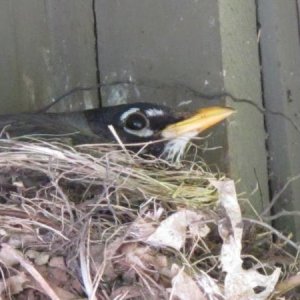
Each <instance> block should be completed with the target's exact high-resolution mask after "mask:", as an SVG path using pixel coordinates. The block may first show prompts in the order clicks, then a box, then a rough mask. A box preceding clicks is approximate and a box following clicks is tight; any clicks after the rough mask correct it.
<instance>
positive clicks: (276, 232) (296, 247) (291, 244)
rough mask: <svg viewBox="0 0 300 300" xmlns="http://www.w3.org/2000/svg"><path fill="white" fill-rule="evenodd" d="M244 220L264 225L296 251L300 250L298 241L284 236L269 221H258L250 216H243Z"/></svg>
mask: <svg viewBox="0 0 300 300" xmlns="http://www.w3.org/2000/svg"><path fill="white" fill-rule="evenodd" d="M243 221H246V222H249V223H252V224H256V225H259V226H261V227H264V228H266V229H268V230H270V232H272V233H273V234H275V235H277V236H278V237H279V238H280V239H282V240H283V241H284V242H285V243H287V244H288V245H290V246H291V247H293V248H294V249H295V250H296V251H300V246H299V245H297V244H296V243H294V242H293V241H291V240H290V239H288V238H287V237H286V236H284V235H283V234H282V233H281V232H279V231H278V230H276V229H275V228H273V227H272V226H271V225H269V224H267V223H264V222H261V221H258V220H254V219H250V218H243Z"/></svg>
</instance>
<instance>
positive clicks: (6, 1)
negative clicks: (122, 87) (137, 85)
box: [0, 0, 98, 113]
mask: <svg viewBox="0 0 300 300" xmlns="http://www.w3.org/2000/svg"><path fill="white" fill-rule="evenodd" d="M0 38H1V46H0V108H1V113H11V112H20V111H34V110H37V109H39V108H41V107H43V106H44V105H45V104H48V103H49V102H51V99H53V98H54V97H57V96H59V95H61V94H63V93H64V92H65V91H67V90H69V89H71V88H73V87H75V86H78V85H94V84H96V83H97V78H96V69H97V66H96V63H95V56H96V54H95V36H94V19H93V9H92V1H91V0H76V1H61V0H46V1H41V0H26V1H19V0H1V1H0ZM69 100H70V101H68V102H67V101H65V102H64V103H63V104H61V105H58V106H57V107H56V109H57V110H70V109H83V108H84V107H92V106H95V105H98V99H97V91H95V90H93V91H87V92H84V93H77V94H74V95H73V96H72V97H69Z"/></svg>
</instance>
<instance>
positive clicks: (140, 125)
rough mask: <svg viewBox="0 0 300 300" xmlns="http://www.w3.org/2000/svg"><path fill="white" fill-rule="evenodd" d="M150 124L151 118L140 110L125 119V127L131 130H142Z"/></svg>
mask: <svg viewBox="0 0 300 300" xmlns="http://www.w3.org/2000/svg"><path fill="white" fill-rule="evenodd" d="M148 126H149V120H148V119H147V118H146V117H145V116H144V115H143V114H141V113H138V112H135V113H133V114H131V115H129V116H128V117H127V119H126V121H125V127H126V128H128V129H131V130H142V129H144V128H146V127H148Z"/></svg>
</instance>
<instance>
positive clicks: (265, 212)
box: [261, 174, 300, 216]
mask: <svg viewBox="0 0 300 300" xmlns="http://www.w3.org/2000/svg"><path fill="white" fill-rule="evenodd" d="M298 179H300V174H298V175H296V176H294V177H291V178H289V179H288V181H287V182H286V183H285V185H284V186H283V187H282V189H281V190H280V191H279V192H278V193H277V194H276V195H275V196H274V197H273V199H272V200H271V202H270V203H269V205H268V206H267V207H266V208H265V209H264V211H263V212H262V213H261V216H264V215H266V214H268V213H269V211H270V210H271V208H272V207H273V206H274V205H275V203H276V202H277V201H278V199H279V198H280V196H281V195H282V194H283V192H284V191H285V190H286V189H287V188H288V186H289V185H290V184H291V183H292V182H294V181H295V180H298Z"/></svg>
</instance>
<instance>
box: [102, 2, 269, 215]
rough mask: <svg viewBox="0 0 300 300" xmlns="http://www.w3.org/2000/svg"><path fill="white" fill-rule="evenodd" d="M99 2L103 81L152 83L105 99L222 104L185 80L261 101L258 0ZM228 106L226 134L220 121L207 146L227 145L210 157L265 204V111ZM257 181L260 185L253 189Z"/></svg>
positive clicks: (106, 92)
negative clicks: (230, 116) (230, 114)
mask: <svg viewBox="0 0 300 300" xmlns="http://www.w3.org/2000/svg"><path fill="white" fill-rule="evenodd" d="M96 3H97V7H96V12H97V16H98V33H99V57H100V70H101V80H102V82H103V83H109V82H113V81H122V80H123V81H124V80H125V81H128V80H132V81H139V82H142V83H146V84H148V85H150V87H149V86H148V87H145V86H140V85H137V86H135V87H132V86H130V87H129V86H126V85H125V86H124V85H118V86H116V87H113V88H112V87H108V88H103V89H102V92H103V101H104V103H105V104H106V105H107V104H116V103H121V102H127V101H136V100H143V101H153V102H159V103H164V104H168V105H171V106H173V107H175V106H177V105H178V104H179V103H181V102H182V101H186V100H192V101H191V102H190V103H189V104H188V105H187V106H183V107H182V109H187V110H191V109H194V108H195V107H199V106H201V105H209V104H212V103H214V104H215V103H217V102H216V101H213V100H206V101H205V100H204V99H203V98H202V99H201V97H195V95H192V94H191V93H189V92H187V91H186V90H185V89H184V88H183V86H184V85H185V86H189V87H191V88H193V89H194V90H196V91H198V92H202V93H205V94H218V93H220V92H222V91H224V88H225V89H226V91H228V92H231V93H233V94H234V95H235V96H237V97H241V98H248V99H251V100H253V101H254V102H256V103H258V104H261V86H260V72H259V61H258V45H257V42H256V19H255V16H256V14H255V7H254V3H253V1H249V0H243V1H241V0H236V1H230V2H229V1H216V0H214V1H212V0H202V1H194V0H188V1H174V0H169V1H160V0H155V1H141V0H98V1H97V2H96ZM219 16H220V18H219ZM220 22H221V24H220ZM220 26H221V27H220ZM220 28H221V29H220ZM220 30H221V33H220ZM182 85H183V86H182ZM218 103H224V102H222V101H221V102H218ZM230 105H234V106H235V107H236V108H237V109H238V114H237V115H235V116H234V118H233V119H234V120H235V121H232V122H231V125H230V126H229V128H228V136H226V128H225V127H224V125H222V126H219V127H218V130H216V131H214V134H213V136H212V137H210V138H209V139H208V143H209V146H223V149H221V150H220V149H219V150H215V151H211V152H207V153H205V157H206V159H208V161H209V162H215V163H216V164H217V165H218V167H220V168H221V169H222V170H226V169H227V170H230V173H231V175H232V176H233V177H234V178H235V179H241V181H240V184H239V191H246V197H249V198H250V200H251V201H252V202H253V205H254V206H255V207H256V209H257V210H260V209H261V207H262V206H263V205H262V203H263V202H267V201H268V186H267V167H266V151H265V133H264V124H263V116H262V115H261V114H259V112H258V111H257V110H255V109H253V107H251V106H250V107H249V106H247V105H238V104H233V103H230ZM228 141H229V145H228ZM227 150H228V152H227ZM257 183H259V185H260V192H259V193H258V192H257V193H254V195H252V196H251V195H250V194H251V193H252V192H253V190H255V188H256V186H257Z"/></svg>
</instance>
